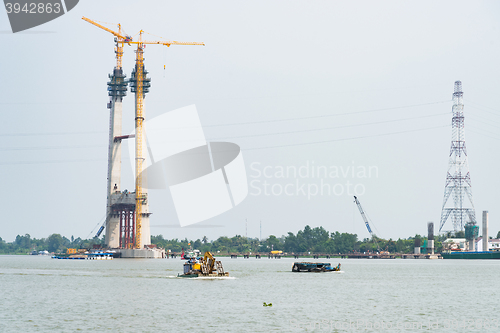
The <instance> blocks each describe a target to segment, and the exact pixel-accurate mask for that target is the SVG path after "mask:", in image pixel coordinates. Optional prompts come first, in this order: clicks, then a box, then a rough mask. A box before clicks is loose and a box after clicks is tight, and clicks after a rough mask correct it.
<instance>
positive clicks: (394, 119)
mask: <svg viewBox="0 0 500 333" xmlns="http://www.w3.org/2000/svg"><path fill="white" fill-rule="evenodd" d="M82 16H85V17H88V18H90V19H93V20H96V21H100V22H106V23H103V25H106V26H107V27H110V28H115V27H116V24H117V23H120V24H121V25H122V27H123V28H124V30H125V31H126V33H128V34H129V35H135V34H136V33H137V32H138V31H139V30H141V29H142V30H144V31H145V32H147V33H149V34H150V35H146V37H147V39H149V40H153V39H160V38H165V39H167V40H179V41H197V42H205V44H206V46H204V47H202V46H171V47H169V48H167V47H163V46H158V45H150V46H147V47H146V50H145V59H146V60H145V66H146V69H147V70H148V71H149V77H150V78H151V89H150V93H149V94H148V95H146V99H145V110H146V118H147V119H150V118H153V117H155V116H158V115H161V114H163V113H165V112H168V111H172V110H175V109H178V108H181V107H184V106H188V105H192V104H194V105H196V108H197V110H198V113H199V117H200V120H201V123H202V126H203V128H204V131H205V135H206V138H207V139H208V140H209V141H227V142H233V143H236V144H238V145H239V146H240V147H241V149H242V154H243V159H244V161H245V167H246V171H247V177H248V184H249V194H248V196H247V198H246V199H245V200H244V201H243V202H242V203H240V204H239V205H238V206H236V207H235V208H234V209H232V210H230V211H227V212H225V213H223V214H221V215H218V216H216V217H213V218H210V219H209V220H206V221H204V222H201V223H199V224H195V225H192V226H189V227H184V228H181V227H180V225H179V220H178V217H177V214H176V211H175V207H174V205H173V202H172V198H171V196H170V193H169V191H167V190H151V191H150V193H149V200H150V211H151V212H152V213H153V214H152V215H151V219H150V223H151V234H152V235H159V234H162V235H163V236H164V237H165V238H169V239H171V238H179V239H184V238H188V239H193V240H194V239H197V238H202V237H203V236H207V238H208V239H211V240H213V239H216V238H218V237H219V236H229V237H232V236H234V235H236V234H238V235H243V236H248V237H252V238H255V237H262V238H265V237H268V236H269V235H271V234H273V235H276V236H278V237H279V236H281V235H286V234H287V233H288V232H293V233H296V232H297V231H298V230H301V229H303V228H304V226H305V225H310V226H311V227H317V226H323V227H324V228H325V229H326V230H329V231H331V232H334V231H339V232H349V233H356V234H358V237H359V238H360V239H363V238H366V237H369V234H368V231H367V230H366V228H365V226H364V223H363V221H362V219H361V216H360V214H359V211H358V210H357V207H356V206H355V204H354V202H353V201H354V200H353V195H357V196H358V198H359V200H360V202H361V204H362V205H363V208H364V209H365V211H366V213H367V214H368V216H369V217H370V220H371V223H372V229H374V231H375V233H376V234H377V235H378V236H380V237H383V238H387V239H388V238H393V239H397V238H407V237H410V236H413V235H415V234H421V235H425V234H426V233H427V223H428V222H430V221H432V222H434V223H435V226H436V232H437V229H438V225H439V221H440V216H441V208H442V201H443V194H444V185H445V177H446V172H447V169H448V156H449V151H450V140H451V132H452V129H451V117H452V112H451V110H452V93H453V87H454V82H455V81H456V80H461V81H462V84H463V91H464V105H465V135H466V143H467V150H468V157H469V169H470V173H471V180H472V192H473V197H474V204H475V209H476V216H477V217H478V222H479V223H480V217H481V215H482V213H481V212H482V211H484V210H488V211H489V214H490V236H496V233H497V232H498V231H499V230H500V220H499V215H500V212H499V206H498V199H499V197H498V196H499V194H498V190H497V189H498V188H499V187H500V179H499V178H498V177H497V167H498V165H499V162H500V158H499V156H498V155H497V154H496V152H497V151H498V148H497V147H498V145H499V143H500V142H499V140H500V134H499V133H498V128H499V126H500V108H499V106H498V98H497V92H498V90H499V88H500V86H499V85H500V83H499V81H498V77H499V76H500V67H499V66H498V59H500V39H499V38H498V36H499V33H500V20H498V17H500V3H498V2H497V1H474V2H472V1H439V2H436V1H405V2H401V1H376V2H375V1H258V0H256V1H252V2H242V1H239V2H236V1H210V2H206V1H189V2H187V1H185V2H178V1H131V0H121V1H118V0H109V1H105V2H103V1H94V0H92V1H91V0H86V1H80V3H79V4H78V5H77V6H76V7H75V8H74V9H73V10H71V11H70V12H68V13H66V14H65V15H63V16H61V17H59V18H57V19H55V20H53V21H50V22H48V23H46V24H43V25H41V26H38V27H35V28H32V29H30V30H26V31H24V32H19V33H16V34H13V33H12V32H11V30H10V25H9V21H8V18H7V14H6V13H5V11H2V10H0V41H1V43H2V51H3V52H1V53H0V77H1V78H2V80H0V96H1V100H0V114H1V116H2V121H1V122H0V139H1V140H0V151H1V156H2V157H1V159H0V179H1V185H2V191H1V193H0V207H2V211H3V216H2V218H1V220H0V221H1V222H0V226H1V228H0V237H2V239H4V240H6V241H9V242H10V241H13V240H14V239H15V237H16V235H24V234H30V235H31V237H36V238H43V237H48V236H49V235H50V234H52V233H59V234H61V235H63V236H66V237H68V238H70V237H71V236H74V237H75V238H77V237H81V238H90V237H92V236H93V235H94V234H95V232H96V231H97V228H98V226H99V225H100V224H102V221H103V218H104V215H105V212H106V176H107V144H108V129H109V110H108V109H107V108H106V103H107V102H108V96H107V91H106V89H107V85H106V83H107V81H108V74H109V73H111V72H112V70H113V67H114V65H115V58H114V42H113V37H112V35H111V34H109V33H107V32H105V31H103V30H101V29H99V28H97V27H95V26H93V25H91V24H89V23H87V22H85V21H83V20H82V19H81V17H82ZM133 50H134V49H133V47H126V49H125V54H124V59H123V68H124V72H125V74H126V75H127V77H130V73H131V71H132V68H133V66H134V56H135V54H134V52H133ZM164 66H165V67H164ZM133 121H134V98H133V95H132V94H131V93H130V91H129V92H128V95H127V97H125V99H124V121H123V127H124V132H127V131H128V132H131V131H132V130H133V126H134V122H133ZM123 155H124V161H125V159H127V158H129V156H128V153H127V149H124V151H123ZM301 168H302V169H301ZM315 168H316V169H315ZM321 169H323V170H325V169H326V170H329V173H328V175H325V174H323V175H320V176H318V175H313V171H314V170H316V171H317V170H321ZM283 170H288V171H289V172H288V173H286V172H285V173H283V172H281V171H283ZM293 170H296V171H297V175H296V174H294V172H293ZM299 170H302V173H299V172H298V171H299ZM353 170H354V173H353ZM307 171H308V172H307ZM266 184H267V185H266ZM287 185H288V187H286V186H287ZM301 186H302V187H301ZM321 186H323V187H321ZM121 187H122V189H129V190H133V189H134V183H133V174H132V169H131V167H130V165H129V163H128V162H124V163H123V173H122V184H121ZM327 187H329V188H330V190H331V191H332V192H331V193H327ZM285 188H287V189H288V190H289V191H288V193H287V194H285V193H284V189H285ZM321 188H323V190H324V191H323V193H320V191H318V193H315V189H321ZM301 189H303V190H301ZM332 189H334V190H335V193H333V190H332ZM452 228H453V226H452V224H451V221H448V222H447V224H446V225H445V226H444V228H443V230H451V229H452Z"/></svg>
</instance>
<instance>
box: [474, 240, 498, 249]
mask: <svg viewBox="0 0 500 333" xmlns="http://www.w3.org/2000/svg"><path fill="white" fill-rule="evenodd" d="M482 240H483V237H479V238H478V239H477V240H476V251H500V239H489V240H488V247H489V249H484V250H483V241H482Z"/></svg>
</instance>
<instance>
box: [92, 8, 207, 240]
mask: <svg viewBox="0 0 500 333" xmlns="http://www.w3.org/2000/svg"><path fill="white" fill-rule="evenodd" d="M82 19H83V20H85V21H87V22H89V23H91V24H93V25H95V26H97V27H99V28H101V29H103V30H105V31H107V32H109V33H111V34H113V35H114V36H115V41H116V50H115V52H116V63H117V68H121V66H122V63H121V61H122V56H123V45H124V44H125V43H127V44H128V45H131V44H136V45H137V50H136V51H135V53H136V59H135V69H134V72H133V73H132V78H131V79H130V80H129V83H130V85H131V87H132V92H134V93H135V104H136V105H135V198H136V204H135V247H136V248H137V249H141V248H142V247H143V240H142V219H143V217H144V216H149V212H147V208H146V209H143V208H144V207H143V206H145V207H147V205H148V203H147V193H146V192H145V191H144V189H145V188H147V186H146V184H144V183H143V172H144V161H145V156H144V153H143V150H144V149H143V146H144V145H145V142H146V141H145V136H144V126H143V124H144V119H145V113H144V98H145V94H146V93H147V92H149V87H150V83H149V82H150V79H148V78H147V77H146V74H147V72H146V71H145V69H144V48H145V46H146V45H147V44H157V45H165V46H167V47H170V45H205V43H201V42H179V41H146V40H143V39H142V35H143V34H144V31H143V30H141V31H139V37H138V40H137V41H134V40H133V38H132V37H130V36H128V35H124V34H123V33H122V30H121V25H120V24H118V32H116V31H113V30H111V29H108V28H106V27H104V26H102V25H101V24H99V23H97V22H95V21H92V20H90V19H88V18H86V17H82Z"/></svg>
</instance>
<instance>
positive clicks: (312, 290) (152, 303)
mask: <svg viewBox="0 0 500 333" xmlns="http://www.w3.org/2000/svg"><path fill="white" fill-rule="evenodd" d="M218 259H220V260H221V261H222V263H223V265H224V268H225V270H226V271H229V272H230V275H231V276H232V277H234V279H229V280H196V279H182V278H176V276H177V273H182V263H183V261H181V260H180V259H144V260H143V259H115V260H93V261H90V260H56V259H51V258H50V257H43V256H0V292H1V297H0V332H77V331H83V332H387V331H393V332H424V331H425V332H428V331H433V332H470V331H476V332H498V331H499V330H500V321H499V319H500V315H499V305H498V304H499V300H500V261H487V260H413V259H406V260H404V259H392V260H391V259H387V260H384V259H331V260H325V259H320V260H319V261H326V262H331V263H332V264H335V265H336V264H338V263H339V262H340V263H341V264H342V271H343V272H341V273H335V272H329V273H293V272H291V268H292V264H293V262H294V261H296V260H294V259H285V258H283V259H268V258H262V259H255V258H250V259H243V258H241V257H240V258H237V259H230V258H218ZM303 260H306V259H300V260H299V261H303ZM307 260H308V261H314V260H312V259H307ZM316 261H318V260H316ZM263 302H266V303H272V307H264V306H263Z"/></svg>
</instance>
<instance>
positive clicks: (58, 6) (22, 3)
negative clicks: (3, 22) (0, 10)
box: [3, 0, 79, 33]
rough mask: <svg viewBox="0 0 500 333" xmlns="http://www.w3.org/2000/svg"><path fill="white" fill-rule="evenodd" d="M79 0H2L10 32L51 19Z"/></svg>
mask: <svg viewBox="0 0 500 333" xmlns="http://www.w3.org/2000/svg"><path fill="white" fill-rule="evenodd" d="M78 1H79V0H4V1H3V2H4V5H5V10H6V11H7V16H8V17H9V21H10V27H11V28H12V32H13V33H16V32H19V31H23V30H27V29H30V28H33V27H36V26H39V25H41V24H44V23H47V22H49V21H52V20H53V19H56V18H58V17H59V16H62V15H64V14H66V13H67V12H69V11H70V10H72V9H73V8H74V7H75V6H76V5H77V4H78Z"/></svg>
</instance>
